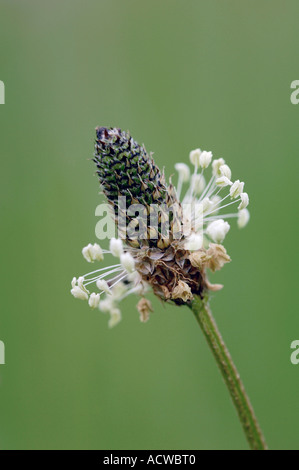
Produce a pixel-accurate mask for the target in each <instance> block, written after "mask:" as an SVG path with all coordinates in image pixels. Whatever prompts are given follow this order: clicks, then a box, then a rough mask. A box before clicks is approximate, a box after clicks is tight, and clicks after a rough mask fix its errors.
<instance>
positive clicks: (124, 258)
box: [120, 253, 135, 273]
mask: <svg viewBox="0 0 299 470" xmlns="http://www.w3.org/2000/svg"><path fill="white" fill-rule="evenodd" d="M120 262H121V265H122V266H123V268H124V269H125V270H126V271H127V272H128V273H132V272H133V271H134V270H135V261H134V258H133V256H132V255H131V254H130V253H123V254H122V255H121V257H120Z"/></svg>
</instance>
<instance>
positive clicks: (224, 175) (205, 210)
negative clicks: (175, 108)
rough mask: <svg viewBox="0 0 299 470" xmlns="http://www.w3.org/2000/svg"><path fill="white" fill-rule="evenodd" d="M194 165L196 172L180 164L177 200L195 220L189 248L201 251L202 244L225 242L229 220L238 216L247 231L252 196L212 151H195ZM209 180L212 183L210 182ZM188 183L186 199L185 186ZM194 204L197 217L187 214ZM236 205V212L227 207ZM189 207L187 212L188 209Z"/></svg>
mask: <svg viewBox="0 0 299 470" xmlns="http://www.w3.org/2000/svg"><path fill="white" fill-rule="evenodd" d="M189 157H190V162H191V163H192V165H193V168H194V170H193V173H192V174H191V172H190V168H189V166H188V165H186V164H185V163H177V164H176V165H175V169H176V170H177V172H178V183H177V197H178V199H179V200H180V201H181V203H182V207H183V211H185V213H184V216H185V217H186V218H188V217H191V227H192V234H191V236H189V238H187V240H186V243H185V248H186V249H189V250H196V249H198V244H199V243H200V242H202V245H204V244H205V241H206V242H207V244H208V242H209V241H213V242H215V243H222V242H223V240H224V239H225V236H226V234H227V233H228V231H229V229H230V225H229V223H228V222H227V220H226V219H231V218H234V217H236V218H237V219H238V227H239V228H243V227H245V225H246V224H247V223H248V221H249V212H248V209H247V206H248V204H249V196H248V194H247V193H246V192H244V183H243V182H241V181H240V180H235V181H233V180H232V172H231V169H230V167H229V166H228V165H227V164H226V163H225V160H224V159H223V158H218V159H215V160H213V154H212V152H207V151H205V150H204V151H201V150H200V149H195V150H192V151H191V152H190V155H189ZM209 167H211V176H210V178H209V179H207V177H206V172H207V169H208V168H209ZM206 181H208V182H206ZM186 184H188V188H187V190H186V192H185V195H184V197H181V195H182V189H183V186H184V185H186ZM191 204H194V205H195V207H197V208H198V209H197V212H196V213H195V214H192V216H191V213H188V214H187V213H186V212H187V211H190V209H189V208H188V207H189V206H190V205H191ZM230 206H236V211H235V212H228V211H227V208H228V207H230ZM186 208H187V209H186Z"/></svg>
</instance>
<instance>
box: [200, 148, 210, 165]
mask: <svg viewBox="0 0 299 470" xmlns="http://www.w3.org/2000/svg"><path fill="white" fill-rule="evenodd" d="M212 158H213V154H212V152H207V151H206V150H204V151H203V152H201V154H200V156H199V164H200V166H201V168H203V169H205V168H208V166H209V164H210V163H211V161H212Z"/></svg>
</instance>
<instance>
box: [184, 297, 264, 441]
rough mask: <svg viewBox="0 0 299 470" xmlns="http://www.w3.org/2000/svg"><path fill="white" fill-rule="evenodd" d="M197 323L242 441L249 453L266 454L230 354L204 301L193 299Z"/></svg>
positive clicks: (205, 300) (259, 430) (250, 406)
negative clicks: (241, 431) (236, 417)
mask: <svg viewBox="0 0 299 470" xmlns="http://www.w3.org/2000/svg"><path fill="white" fill-rule="evenodd" d="M190 308H191V310H192V311H193V313H194V315H195V318H196V320H197V322H198V323H199V325H200V327H201V329H202V331H203V333H204V335H205V337H206V339H207V341H208V344H209V346H210V348H211V350H212V352H213V354H214V357H215V359H216V362H217V364H218V366H219V369H220V371H221V373H222V376H223V378H224V381H225V383H226V385H227V388H228V390H229V393H230V395H231V397H232V400H233V403H234V405H235V407H236V409H237V412H238V415H239V419H240V421H241V424H242V426H243V429H244V432H245V435H246V438H247V440H248V442H249V445H250V448H251V449H252V450H267V444H266V441H265V438H264V436H263V433H262V431H261V428H260V427H259V424H258V421H257V419H256V416H255V414H254V411H253V408H252V405H251V403H250V401H249V398H248V396H247V394H246V391H245V388H244V385H243V383H242V381H241V379H240V376H239V373H238V371H237V369H236V366H235V365H234V363H233V360H232V358H231V356H230V353H229V351H228V349H227V347H226V345H225V344H224V341H223V339H222V337H221V334H220V332H219V330H218V327H217V325H216V322H215V320H214V318H213V315H212V313H211V310H210V307H209V304H208V299H207V298H204V299H201V298H200V297H199V296H196V297H195V298H194V300H193V301H192V303H191V305H190Z"/></svg>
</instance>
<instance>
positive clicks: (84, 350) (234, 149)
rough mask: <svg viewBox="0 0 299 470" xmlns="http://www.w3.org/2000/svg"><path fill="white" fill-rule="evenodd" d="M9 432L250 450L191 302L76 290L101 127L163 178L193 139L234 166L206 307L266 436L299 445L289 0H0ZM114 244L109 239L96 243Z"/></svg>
mask: <svg viewBox="0 0 299 470" xmlns="http://www.w3.org/2000/svg"><path fill="white" fill-rule="evenodd" d="M0 8H1V15H0V38H1V40H0V51H1V62H0V79H1V80H3V81H4V83H5V86H6V104H5V105H2V106H0V136H1V140H0V149H1V171H0V174H1V184H0V206H1V237H2V242H1V247H2V249H1V252H2V254H1V268H2V269H1V284H0V285H1V314H0V315H1V321H0V339H1V340H3V341H4V342H5V346H6V364H5V365H2V366H0V378H1V384H0V397H1V398H0V415H1V420H0V447H1V448H2V449H109V450H110V449H111V450H113V449H189V450H190V449H246V448H247V443H246V441H245V438H244V437H243V433H242V431H241V428H240V425H239V422H238V419H237V416H236V413H235V410H234V408H233V406H232V403H231V401H230V398H229V396H228V393H227V390H226V388H225V386H224V384H223V382H222V379H221V377H220V374H219V372H218V370H217V368H216V365H215V363H214V360H213V358H212V355H211V352H210V351H209V349H208V347H207V345H206V343H205V340H204V337H203V335H202V333H201V331H200V330H199V328H198V326H197V325H196V322H195V320H194V318H193V317H192V315H191V313H190V312H189V311H188V309H186V308H177V307H174V306H166V307H165V308H163V307H162V306H161V305H160V303H159V301H157V300H155V299H152V300H153V303H154V307H155V313H154V314H153V315H152V317H151V319H150V322H148V323H147V324H141V323H140V322H139V316H138V312H137V311H136V308H135V303H136V299H135V298H130V299H128V300H126V301H125V302H124V303H123V321H122V322H121V323H120V324H119V325H118V327H116V328H115V329H113V330H108V328H107V320H108V318H107V316H106V315H104V314H102V313H100V312H97V311H92V310H90V309H89V308H88V306H87V304H86V303H83V302H80V301H78V300H75V299H74V298H73V297H72V296H71V295H70V280H71V278H72V277H73V276H75V275H76V276H77V275H79V274H82V273H84V272H86V271H88V268H89V266H88V265H87V263H86V262H85V261H84V259H83V258H82V255H81V249H82V247H83V246H84V245H86V244H87V243H88V242H93V243H94V242H95V241H96V238H95V233H94V228H95V224H96V222H97V218H96V217H95V215H94V211H95V207H96V206H97V205H98V204H99V203H100V202H101V201H102V199H101V196H99V188H98V183H97V180H96V178H95V177H94V167H93V164H92V162H90V161H89V158H90V157H91V156H92V154H93V141H94V128H95V127H96V125H106V126H110V125H111V126H117V127H121V128H123V129H125V130H127V129H129V130H130V131H131V133H132V134H133V136H134V137H135V139H136V140H138V141H139V142H144V143H145V145H146V147H147V149H148V150H153V151H154V152H155V159H156V161H157V163H158V165H159V166H161V167H163V166H164V165H165V167H166V173H167V175H168V176H169V175H171V174H172V173H173V172H174V170H173V165H174V163H175V162H177V161H186V162H188V154H189V151H190V150H191V149H193V148H196V147H199V146H200V147H201V148H204V149H207V150H212V151H213V153H214V155H216V156H218V157H223V158H225V159H226V160H227V162H228V163H229V165H230V166H231V167H232V169H233V175H234V176H235V177H237V178H240V179H241V180H245V182H246V190H247V191H248V192H249V194H250V198H251V200H250V209H251V221H250V224H249V225H248V227H247V228H246V229H244V230H243V231H242V232H240V231H239V230H238V229H237V227H236V226H235V224H233V227H232V228H231V231H230V233H229V235H228V236H227V239H226V244H225V246H226V248H227V250H228V252H229V254H230V255H231V257H232V259H233V262H232V263H231V264H230V265H227V266H226V267H225V268H224V269H223V270H222V271H221V272H220V273H218V274H217V276H214V277H213V280H217V281H218V282H222V283H224V284H225V288H224V289H223V291H221V292H219V293H216V294H214V296H213V299H212V309H213V312H214V315H215V317H216V320H217V322H218V324H219V327H220V330H221V331H222V334H223V336H224V338H225V340H226V342H227V344H228V346H229V348H230V351H231V353H232V355H233V357H234V360H235V362H236V364H237V366H238V368H239V371H240V374H241V376H242V378H243V381H244V382H245V385H246V388H247V390H248V393H249V395H250V397H251V400H252V403H253V405H254V408H255V410H256V413H257V415H258V417H259V420H260V423H261V426H262V428H263V430H264V432H265V435H266V437H267V440H268V443H269V446H270V447H271V448H273V449H291V448H294V449H298V448H299V436H298V421H299V405H298V387H299V365H298V366H295V365H292V364H291V362H290V353H291V350H290V343H291V341H293V340H294V339H299V319H298V300H297V299H298V274H297V272H298V267H297V263H298V249H297V240H298V234H299V225H298V215H297V214H298V209H296V207H297V206H296V204H297V200H298V195H297V185H298V181H297V174H298V170H299V160H298V151H299V143H298V124H299V106H294V105H292V104H291V102H290V94H291V90H290V84H291V82H292V81H293V80H296V79H299V71H298V60H297V57H298V39H299V36H298V34H299V33H298V14H299V4H298V2H297V1H295V0H294V1H286V2H282V1H273V0H271V1H270V0H268V1H265V0H263V1H261V0H258V1H257V0H251V1H239V0H234V1H222V0H218V1H215V0H210V1H209V2H208V1H195V0H194V1H190V0H184V1H182V0H180V1H174V0H173V1H170V0H163V1H162V2H161V1H157V0H152V1H151V2H146V1H140V0H139V1H137V0H136V1H133V0H122V1H121V0H109V1H108V0H107V1H106V0H101V1H95V0H88V1H82V0H81V1H78V0H67V1H57V0H54V1H51V2H48V1H32V0H28V1H26V2H24V1H21V0H7V1H4V0H2V1H0ZM106 245H107V244H106Z"/></svg>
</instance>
